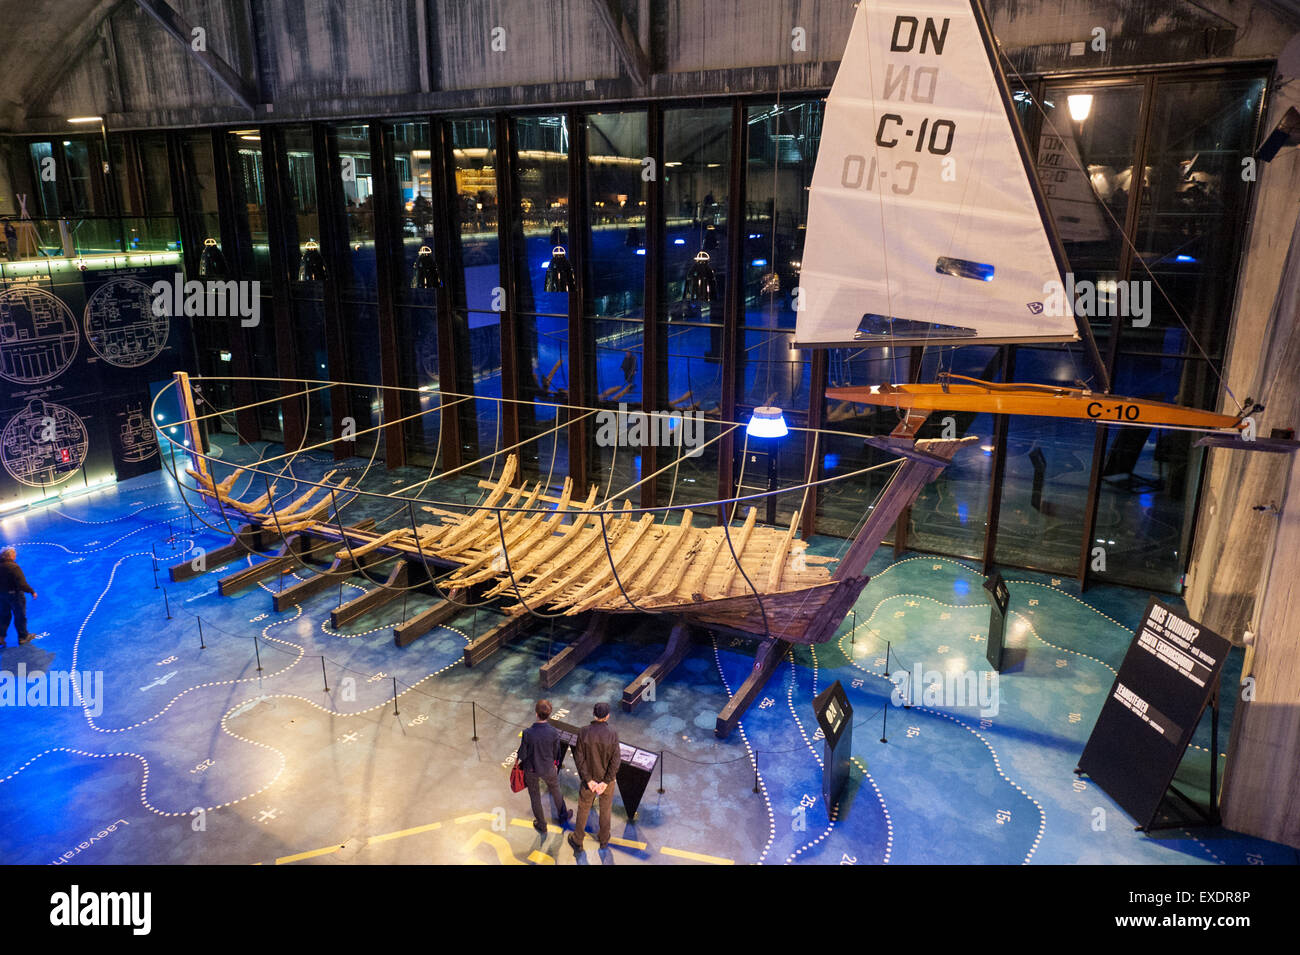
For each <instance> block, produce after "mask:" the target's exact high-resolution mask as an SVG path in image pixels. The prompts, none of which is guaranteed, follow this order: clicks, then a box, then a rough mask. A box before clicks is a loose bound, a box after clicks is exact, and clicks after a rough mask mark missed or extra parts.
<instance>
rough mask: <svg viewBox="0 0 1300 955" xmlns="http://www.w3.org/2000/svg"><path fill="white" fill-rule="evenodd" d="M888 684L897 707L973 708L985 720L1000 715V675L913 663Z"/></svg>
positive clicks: (989, 671) (891, 677)
mask: <svg viewBox="0 0 1300 955" xmlns="http://www.w3.org/2000/svg"><path fill="white" fill-rule="evenodd" d="M889 680H890V682H891V683H893V684H894V689H893V691H892V692H891V693H890V695H889V701H890V702H891V703H893V704H894V706H910V705H912V704H916V705H919V706H929V707H944V708H946V709H962V708H966V707H970V708H972V709H978V710H979V715H980V716H982V717H985V718H989V717H994V716H997V715H998V708H999V692H998V674H997V673H995V672H993V671H991V670H984V671H977V670H948V671H940V670H927V669H926V668H925V665H924V664H923V663H914V664H912V669H911V670H899V671H897V672H896V673H893V674H892V675H891V676H890V677H889Z"/></svg>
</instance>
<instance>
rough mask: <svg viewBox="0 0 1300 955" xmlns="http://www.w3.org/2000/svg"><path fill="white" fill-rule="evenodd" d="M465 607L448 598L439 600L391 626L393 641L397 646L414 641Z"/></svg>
mask: <svg viewBox="0 0 1300 955" xmlns="http://www.w3.org/2000/svg"><path fill="white" fill-rule="evenodd" d="M464 609H465V608H464V607H462V606H460V604H456V603H452V602H451V601H450V600H440V601H438V603H436V604H434V605H433V606H432V607H430V608H429V609H428V610H424V611H421V612H420V613H418V614H416V615H415V616H414V617H412V618H411V619H410V620H404V621H403V622H401V623H399V624H398V625H397V626H395V627H394V628H393V642H394V643H395V644H397V645H398V646H399V647H405V646H407V645H409V644H411V643H414V642H415V641H416V640H418V639H419V638H420V637H422V636H424V635H425V634H426V633H428V632H429V631H430V630H432V629H433V628H434V627H440V626H442V625H443V624H444V623H446V622H447V621H448V620H450V619H452V618H453V617H455V616H456V614H458V613H460V612H461V611H462V610H464Z"/></svg>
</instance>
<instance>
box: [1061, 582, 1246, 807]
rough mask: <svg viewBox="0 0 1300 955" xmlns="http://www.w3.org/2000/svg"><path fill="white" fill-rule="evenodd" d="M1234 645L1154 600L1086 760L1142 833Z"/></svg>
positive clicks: (1084, 766) (1083, 765) (1084, 765)
mask: <svg viewBox="0 0 1300 955" xmlns="http://www.w3.org/2000/svg"><path fill="white" fill-rule="evenodd" d="M1231 648H1232V645H1231V644H1230V643H1229V642H1228V641H1227V640H1225V639H1223V638H1222V637H1220V636H1219V635H1218V634H1216V633H1214V632H1213V631H1211V630H1209V629H1207V628H1206V627H1204V626H1202V625H1201V624H1199V623H1197V622H1195V621H1193V620H1191V619H1189V618H1188V617H1186V616H1184V615H1183V614H1182V613H1180V612H1179V611H1177V610H1175V609H1174V608H1173V607H1170V606H1168V605H1167V604H1164V603H1161V602H1160V601H1159V600H1156V599H1155V598H1154V597H1152V598H1151V599H1150V601H1149V602H1148V604H1147V608H1146V612H1145V613H1144V614H1143V617H1142V623H1141V624H1140V625H1139V626H1138V628H1137V632H1136V633H1135V634H1134V636H1133V642H1132V643H1131V644H1129V648H1128V653H1127V654H1125V656H1124V662H1123V663H1121V664H1120V668H1119V672H1118V673H1117V674H1116V675H1115V683H1114V685H1113V686H1112V687H1111V690H1110V693H1109V694H1108V695H1107V697H1106V701H1105V703H1103V704H1102V708H1101V713H1100V715H1099V716H1098V717H1097V723H1096V725H1095V726H1093V729H1092V735H1091V736H1090V737H1089V738H1088V743H1087V745H1086V746H1085V747H1084V750H1083V755H1082V756H1081V757H1080V758H1079V769H1078V771H1079V772H1082V773H1086V774H1087V775H1088V776H1089V777H1091V778H1092V780H1093V781H1094V782H1096V783H1097V785H1098V786H1100V787H1101V788H1102V789H1103V790H1105V792H1106V793H1107V794H1108V795H1110V796H1111V798H1113V799H1114V800H1115V801H1116V802H1117V803H1119V805H1120V808H1122V809H1123V810H1124V811H1125V812H1127V813H1128V814H1129V815H1130V816H1132V817H1133V820H1134V821H1135V822H1136V823H1137V824H1138V826H1139V828H1143V829H1149V828H1151V825H1152V823H1153V822H1154V821H1155V819H1156V814H1157V812H1158V811H1159V809H1160V803H1161V801H1162V800H1163V799H1164V797H1165V793H1166V792H1167V791H1168V790H1169V787H1170V784H1171V783H1172V782H1173V779H1174V773H1175V772H1176V771H1177V769H1178V764H1179V762H1181V760H1182V758H1183V753H1184V751H1185V750H1186V749H1187V745H1188V743H1190V742H1191V739H1192V734H1193V733H1194V732H1195V731H1196V726H1197V724H1198V723H1199V722H1200V719H1201V714H1202V713H1203V712H1204V710H1205V707H1206V705H1207V704H1209V702H1210V699H1211V697H1212V696H1213V694H1214V693H1215V691H1216V689H1217V687H1218V683H1219V676H1220V673H1221V672H1222V670H1223V664H1224V661H1225V660H1226V659H1227V656H1228V651H1229V650H1230V649H1231Z"/></svg>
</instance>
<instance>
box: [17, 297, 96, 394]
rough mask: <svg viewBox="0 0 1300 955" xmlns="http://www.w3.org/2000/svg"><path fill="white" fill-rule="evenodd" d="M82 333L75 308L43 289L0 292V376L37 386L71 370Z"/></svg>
mask: <svg viewBox="0 0 1300 955" xmlns="http://www.w3.org/2000/svg"><path fill="white" fill-rule="evenodd" d="M80 340H81V336H80V335H79V334H78V333H77V320H76V318H75V317H74V316H73V314H72V309H70V308H68V306H66V305H64V304H63V302H61V301H59V299H57V298H55V297H54V296H53V295H51V294H50V293H49V292H46V291H44V290H43V289H38V288H31V287H28V286H17V287H14V288H8V289H5V290H4V291H2V292H0V377H4V378H6V379H8V380H9V381H12V382H16V383H18V384H25V385H36V384H40V383H41V382H43V381H50V380H51V379H53V378H57V377H59V375H61V374H63V373H64V372H65V371H67V370H68V366H69V365H71V364H72V359H73V358H74V357H76V354H77V344H78V343H79V342H80Z"/></svg>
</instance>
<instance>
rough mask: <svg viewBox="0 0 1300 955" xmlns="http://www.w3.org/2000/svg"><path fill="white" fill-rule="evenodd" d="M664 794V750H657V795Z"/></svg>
mask: <svg viewBox="0 0 1300 955" xmlns="http://www.w3.org/2000/svg"><path fill="white" fill-rule="evenodd" d="M663 794H664V751H663V750H662V749H661V750H659V795H661V796H662V795H663Z"/></svg>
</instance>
